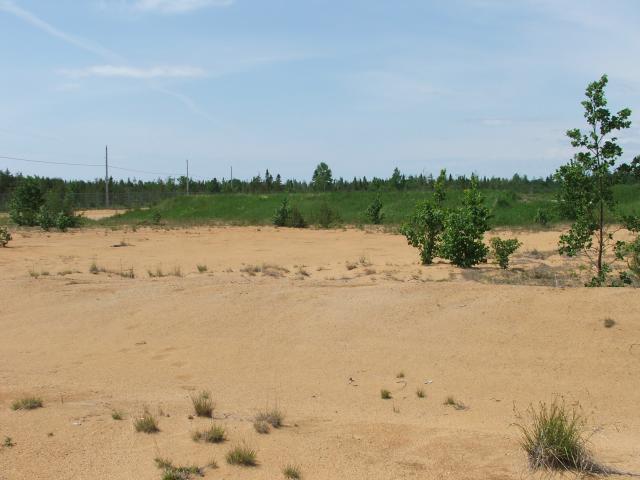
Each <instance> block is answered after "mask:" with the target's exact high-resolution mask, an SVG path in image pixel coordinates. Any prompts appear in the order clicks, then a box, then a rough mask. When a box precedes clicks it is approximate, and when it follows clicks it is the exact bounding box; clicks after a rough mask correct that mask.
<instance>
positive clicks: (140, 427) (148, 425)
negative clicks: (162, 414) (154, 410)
mask: <svg viewBox="0 0 640 480" xmlns="http://www.w3.org/2000/svg"><path fill="white" fill-rule="evenodd" d="M133 426H134V427H135V429H136V432H144V433H156V432H159V431H160V429H159V428H158V420H156V417H154V416H153V415H152V414H151V412H149V410H148V409H147V408H145V409H144V412H142V415H141V416H140V417H138V418H136V419H135V420H134V421H133Z"/></svg>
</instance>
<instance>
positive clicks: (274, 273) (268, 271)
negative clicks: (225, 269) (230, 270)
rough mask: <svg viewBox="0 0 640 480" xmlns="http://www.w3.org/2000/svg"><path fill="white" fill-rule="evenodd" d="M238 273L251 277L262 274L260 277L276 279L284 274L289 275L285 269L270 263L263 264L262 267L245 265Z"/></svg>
mask: <svg viewBox="0 0 640 480" xmlns="http://www.w3.org/2000/svg"><path fill="white" fill-rule="evenodd" d="M240 271H241V272H243V273H246V274H248V275H250V276H252V277H254V276H255V275H256V274H258V273H262V275H265V276H268V277H276V278H278V277H282V276H284V274H285V273H289V270H288V269H287V268H285V267H281V266H280V265H274V264H270V263H263V264H262V265H245V266H244V267H242V268H241V269H240Z"/></svg>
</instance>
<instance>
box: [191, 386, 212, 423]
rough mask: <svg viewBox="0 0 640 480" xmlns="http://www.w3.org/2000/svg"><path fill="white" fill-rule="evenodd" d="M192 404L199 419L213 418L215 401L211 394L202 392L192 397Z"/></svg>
mask: <svg viewBox="0 0 640 480" xmlns="http://www.w3.org/2000/svg"><path fill="white" fill-rule="evenodd" d="M191 403H192V404H193V409H194V410H195V412H196V415H197V416H198V417H207V418H211V417H213V401H212V400H211V394H210V393H209V392H205V391H202V392H200V393H199V394H197V395H195V396H193V397H191Z"/></svg>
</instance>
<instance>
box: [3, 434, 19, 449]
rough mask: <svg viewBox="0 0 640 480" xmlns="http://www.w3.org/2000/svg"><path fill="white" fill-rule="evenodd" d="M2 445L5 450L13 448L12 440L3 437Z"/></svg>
mask: <svg viewBox="0 0 640 480" xmlns="http://www.w3.org/2000/svg"><path fill="white" fill-rule="evenodd" d="M2 445H4V446H5V447H6V448H11V447H15V445H16V444H15V443H14V442H13V439H12V438H11V437H4V442H2Z"/></svg>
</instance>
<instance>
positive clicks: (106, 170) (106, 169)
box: [104, 145, 109, 208]
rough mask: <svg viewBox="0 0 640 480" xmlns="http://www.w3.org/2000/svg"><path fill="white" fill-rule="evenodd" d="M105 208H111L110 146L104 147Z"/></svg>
mask: <svg viewBox="0 0 640 480" xmlns="http://www.w3.org/2000/svg"><path fill="white" fill-rule="evenodd" d="M104 206H105V207H106V208H109V146H108V145H106V146H105V147H104Z"/></svg>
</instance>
